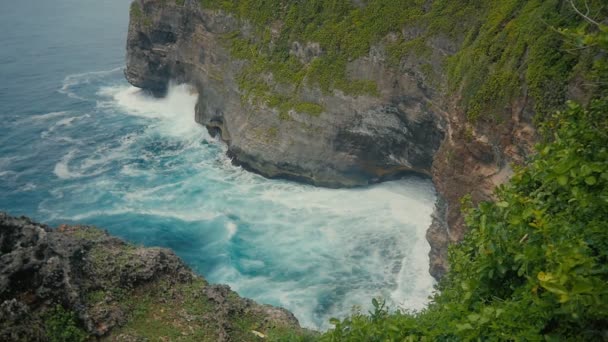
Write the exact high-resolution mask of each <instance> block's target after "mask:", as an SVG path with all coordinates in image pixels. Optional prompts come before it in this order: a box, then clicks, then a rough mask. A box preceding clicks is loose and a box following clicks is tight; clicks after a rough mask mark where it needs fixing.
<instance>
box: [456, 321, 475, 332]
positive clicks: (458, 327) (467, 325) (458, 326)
mask: <svg viewBox="0 0 608 342" xmlns="http://www.w3.org/2000/svg"><path fill="white" fill-rule="evenodd" d="M472 329H473V326H472V325H471V324H470V323H464V324H456V330H458V331H463V330H472Z"/></svg>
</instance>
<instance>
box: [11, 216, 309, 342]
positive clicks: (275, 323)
mask: <svg viewBox="0 0 608 342" xmlns="http://www.w3.org/2000/svg"><path fill="white" fill-rule="evenodd" d="M0 248H1V252H2V254H1V255H0V340H2V341H84V340H88V338H87V337H95V338H98V339H101V340H111V341H149V340H167V341H169V340H170V341H180V340H182V341H255V340H261V338H260V337H259V336H262V335H263V336H266V335H268V334H271V335H272V334H280V332H281V331H282V330H289V331H290V333H291V334H295V335H293V336H296V335H303V334H308V332H306V331H304V330H302V329H300V327H299V325H298V321H297V319H296V318H295V317H294V316H293V314H291V313H290V312H288V311H287V310H284V309H281V308H275V307H272V306H269V305H260V304H257V303H255V302H253V301H252V300H249V299H243V298H240V297H239V296H238V295H237V294H236V293H235V292H232V291H231V290H230V288H229V287H228V286H222V285H210V284H207V282H206V281H205V280H204V279H202V278H201V277H199V276H197V275H195V274H194V273H193V272H192V271H191V270H189V269H188V267H187V266H185V265H184V263H183V262H182V261H181V260H180V259H179V258H178V257H177V256H176V255H175V254H174V253H173V252H172V251H170V250H166V249H161V248H142V247H136V246H133V245H129V244H127V243H125V242H123V241H121V240H119V239H117V238H114V237H111V236H109V235H108V234H107V233H106V232H104V231H102V230H99V229H96V228H93V227H88V226H61V227H59V229H50V228H49V227H48V226H45V225H41V224H38V223H35V222H33V221H31V220H29V219H27V218H24V217H21V218H15V217H10V216H8V215H6V214H4V213H0Z"/></svg>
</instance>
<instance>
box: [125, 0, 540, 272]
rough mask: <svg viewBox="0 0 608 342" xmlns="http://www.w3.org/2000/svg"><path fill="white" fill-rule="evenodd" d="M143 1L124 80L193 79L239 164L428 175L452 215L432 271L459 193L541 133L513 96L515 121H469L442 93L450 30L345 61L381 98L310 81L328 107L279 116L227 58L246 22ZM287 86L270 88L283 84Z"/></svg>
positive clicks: (343, 181) (459, 231)
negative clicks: (230, 38)
mask: <svg viewBox="0 0 608 342" xmlns="http://www.w3.org/2000/svg"><path fill="white" fill-rule="evenodd" d="M136 3H137V4H138V6H139V8H140V9H141V13H140V14H139V15H138V16H137V17H134V16H133V15H132V18H131V22H130V26H129V35H128V43H127V51H128V54H127V56H128V57H127V69H126V71H125V75H126V77H127V79H128V81H129V82H130V83H131V84H133V85H135V86H137V87H141V88H144V89H148V90H151V91H153V92H154V93H156V94H162V93H163V92H164V91H166V89H167V85H168V84H169V82H170V81H176V82H186V83H190V84H192V85H193V86H195V87H196V89H197V90H198V93H199V99H198V104H197V106H196V121H197V122H199V123H200V124H202V125H205V126H207V127H208V128H209V130H210V131H211V132H213V133H218V134H221V137H222V139H223V140H224V141H226V143H227V144H228V146H229V153H230V154H231V156H232V157H233V158H234V161H235V162H236V163H238V164H240V165H243V166H244V167H246V168H249V169H251V170H253V171H256V172H258V173H261V174H263V175H265V176H268V177H282V178H290V179H295V180H300V181H305V182H309V183H312V184H316V185H321V186H329V187H343V186H357V185H364V184H369V183H372V182H377V181H381V180H385V179H390V178H392V177H396V176H399V175H401V174H403V173H406V172H415V173H418V174H423V175H427V176H431V177H432V178H433V180H434V182H435V184H436V186H437V189H438V190H439V192H440V194H441V195H442V196H443V197H444V198H445V205H444V206H443V207H444V208H443V209H442V210H445V215H442V219H441V220H439V221H438V220H436V221H435V222H436V223H439V222H441V223H442V224H435V225H434V226H433V230H432V232H430V233H429V234H428V238H429V241H430V243H431V247H432V248H433V251H432V252H431V258H432V260H431V265H434V266H432V268H436V269H442V270H446V269H447V265H446V260H445V257H446V255H447V250H446V248H447V242H449V241H458V240H459V239H460V238H461V237H462V235H463V233H464V228H463V221H462V217H461V214H460V208H459V201H460V198H461V197H462V196H464V195H466V194H469V193H471V192H472V195H473V199H474V201H479V200H484V199H488V198H490V194H491V192H492V190H493V189H494V187H495V186H496V185H497V184H500V183H502V182H504V181H505V180H506V179H507V178H508V176H509V174H510V169H509V167H508V164H509V162H511V161H517V160H518V159H519V158H521V156H522V155H525V153H526V151H527V146H530V144H531V142H532V141H533V139H534V130H533V129H532V128H531V127H532V126H531V125H530V117H531V115H530V110H529V109H528V108H529V106H528V103H527V101H521V103H516V104H514V107H513V108H514V109H513V115H512V118H508V119H507V120H505V121H503V123H502V124H499V125H496V124H495V123H484V122H480V123H479V124H478V125H477V126H475V127H469V126H468V125H467V123H466V122H467V120H466V118H465V117H466V115H465V113H463V112H462V111H459V110H458V108H457V107H456V106H455V103H456V102H457V99H456V98H457V97H458V96H453V95H451V96H447V94H446V93H445V92H444V91H443V89H445V88H446V87H445V85H446V76H445V72H444V71H443V68H442V62H443V61H444V59H445V57H446V56H449V55H451V54H454V53H455V52H456V51H457V50H458V48H459V46H460V42H458V41H455V40H454V39H453V38H450V39H448V38H447V37H444V36H442V35H440V34H438V35H436V36H435V37H434V38H433V39H430V40H428V41H427V42H426V45H427V46H428V47H429V48H430V51H431V53H430V54H429V55H426V56H425V57H417V56H416V55H415V54H411V55H409V56H405V57H404V58H403V59H402V60H401V63H400V65H399V66H395V65H391V63H389V61H388V60H389V58H388V54H387V52H386V49H385V46H386V43H387V42H390V41H391V40H392V39H394V35H401V36H402V37H403V38H405V39H406V40H411V39H415V38H417V37H419V36H421V34H422V32H421V30H420V29H418V28H416V27H410V28H404V29H403V30H402V32H397V33H392V34H389V35H388V36H387V37H386V38H385V39H384V40H383V41H380V42H378V44H376V45H375V46H373V47H372V49H371V50H370V52H369V54H368V55H367V56H364V57H362V58H359V59H356V60H353V61H351V62H349V64H348V66H347V73H348V75H349V77H351V78H352V79H353V80H371V81H374V82H376V84H377V85H378V91H379V94H378V96H347V95H345V94H343V93H342V92H340V91H334V92H333V93H332V94H326V93H324V92H322V91H320V90H319V89H316V88H315V87H311V86H302V87H301V89H298V90H297V91H298V95H299V97H300V98H302V99H303V100H305V101H311V102H315V103H319V104H321V105H322V106H323V108H324V110H323V112H322V113H321V115H320V116H318V117H317V116H311V115H308V114H303V113H297V112H295V111H293V110H292V111H291V112H290V113H289V114H290V117H291V119H290V120H282V119H281V118H280V115H279V112H278V110H276V109H274V108H268V107H267V106H266V105H264V104H260V103H252V101H249V100H243V96H242V95H243V91H242V90H241V89H239V86H238V82H237V77H238V75H239V72H240V71H241V70H242V68H243V66H244V65H245V63H247V62H246V61H242V60H237V59H234V58H232V57H231V55H230V52H229V51H228V48H227V46H226V44H225V38H224V37H225V35H226V34H228V33H230V32H234V31H239V32H240V33H241V34H243V35H245V36H247V35H252V34H253V33H252V32H253V30H252V28H251V26H250V25H249V24H248V23H247V22H243V21H240V20H238V19H236V18H234V17H233V16H231V15H230V14H226V13H224V12H221V11H212V10H207V9H202V8H200V5H199V2H197V1H186V2H185V3H183V5H176V4H174V3H173V2H170V1H169V2H164V1H160V0H136ZM355 3H356V4H359V2H355ZM359 5H361V4H359ZM289 53H290V54H292V55H294V56H296V57H297V58H298V59H299V60H300V61H302V62H305V63H306V62H308V61H310V60H312V59H314V58H315V56H318V55H320V54H322V53H323V51H322V49H321V47H319V45H318V44H316V43H314V42H292V44H291V51H289ZM429 66H430V67H431V69H432V70H430V72H429ZM267 77H269V78H270V79H272V75H267ZM281 87H284V85H282V86H279V85H277V86H276V87H275V89H273V90H274V91H276V92H278V93H281V91H284V90H282V89H281ZM522 98H524V99H525V98H526V96H525V94H522ZM448 226H449V227H450V229H449V230H448V228H447V227H448ZM433 274H434V275H436V276H439V275H441V274H442V272H439V271H433Z"/></svg>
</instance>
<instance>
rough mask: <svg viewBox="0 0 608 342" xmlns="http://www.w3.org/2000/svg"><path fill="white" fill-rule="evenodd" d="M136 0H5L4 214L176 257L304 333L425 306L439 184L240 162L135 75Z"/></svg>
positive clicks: (185, 99) (182, 101)
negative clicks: (380, 303) (256, 169)
mask: <svg viewBox="0 0 608 342" xmlns="http://www.w3.org/2000/svg"><path fill="white" fill-rule="evenodd" d="M128 8H129V1H126V0H105V1H92V0H78V1H77V0H55V1H35V0H21V1H12V2H8V1H3V2H0V32H3V34H2V35H0V211H6V212H8V213H9V214H11V215H27V216H30V217H32V218H33V219H35V220H38V221H42V222H45V223H48V224H51V225H59V224H63V223H69V224H70V223H78V224H90V225H96V226H98V227H102V228H104V229H107V230H108V231H109V232H110V233H111V234H114V235H116V236H119V237H121V238H124V239H126V240H127V241H129V242H132V243H134V244H137V245H144V246H162V247H167V248H171V249H173V250H174V251H175V252H176V253H177V254H178V255H179V256H180V257H182V258H183V259H184V260H185V261H186V263H187V264H188V265H189V266H190V267H191V268H192V269H193V270H195V271H196V272H198V273H199V274H201V275H203V276H204V277H205V278H207V279H208V280H209V281H210V282H214V283H225V284H229V285H230V286H231V287H232V288H233V289H234V290H236V291H237V292H238V293H239V294H240V295H242V296H245V297H249V298H252V299H254V300H256V301H258V302H261V303H267V304H273V305H279V306H282V307H285V308H287V309H289V310H290V311H292V312H293V313H294V314H295V315H296V317H297V318H298V319H299V320H300V323H301V324H302V325H303V326H306V327H310V328H315V329H327V328H328V327H330V325H329V318H331V317H338V318H343V317H345V316H346V315H348V314H349V313H351V312H353V310H355V311H356V310H362V311H363V312H366V311H367V310H369V308H370V306H371V299H372V298H378V297H380V298H385V299H386V300H387V303H388V304H389V306H390V307H391V308H392V309H404V310H417V309H421V308H423V307H424V306H425V305H426V303H427V301H428V296H429V295H431V294H432V291H433V284H434V281H433V279H432V278H431V276H430V275H429V273H428V262H429V260H428V252H429V250H430V247H429V245H428V242H427V241H426V239H425V233H426V229H427V228H428V226H429V224H430V223H431V213H432V211H433V207H434V202H435V196H436V195H435V190H434V188H433V185H432V183H431V182H430V181H429V180H425V179H420V178H417V177H412V178H405V179H401V180H398V181H391V182H386V183H382V184H378V185H373V186H369V187H365V188H357V189H338V190H336V189H325V188H317V187H313V186H310V185H304V184H298V183H294V182H289V181H282V180H269V179H265V178H263V177H261V176H259V175H256V174H253V173H250V172H247V171H245V170H243V169H241V168H240V167H236V166H234V165H232V163H231V161H230V160H229V159H228V158H227V157H226V154H225V152H226V146H225V145H224V144H223V143H222V142H220V141H218V140H216V139H214V138H212V137H210V136H209V135H208V134H207V131H206V129H205V128H203V127H201V126H199V125H197V124H196V123H195V122H194V104H195V103H196V94H194V93H193V92H192V90H191V89H189V87H188V86H186V85H173V86H171V88H170V90H169V93H168V95H167V97H166V98H164V99H154V98H151V97H149V96H147V95H146V94H145V93H143V92H141V91H140V90H139V89H136V88H134V87H132V86H130V85H129V84H128V83H127V82H126V81H125V80H124V77H123V69H124V63H125V50H126V49H125V44H126V34H127V25H128V12H129V10H128Z"/></svg>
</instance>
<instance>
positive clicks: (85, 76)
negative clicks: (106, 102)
mask: <svg viewBox="0 0 608 342" xmlns="http://www.w3.org/2000/svg"><path fill="white" fill-rule="evenodd" d="M122 69H123V67H118V68H114V69H112V70H104V71H93V72H85V73H81V74H73V75H69V76H67V77H66V78H65V79H64V80H63V85H62V87H61V89H59V92H60V93H62V94H65V95H67V96H68V97H71V98H73V99H77V100H83V101H86V100H88V99H87V98H85V97H83V96H81V95H79V94H77V93H76V92H74V91H73V89H72V88H74V87H75V86H82V85H86V84H91V83H92V82H93V81H95V80H99V79H100V78H102V77H104V76H108V75H111V74H113V73H116V72H118V71H121V70H122Z"/></svg>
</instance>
